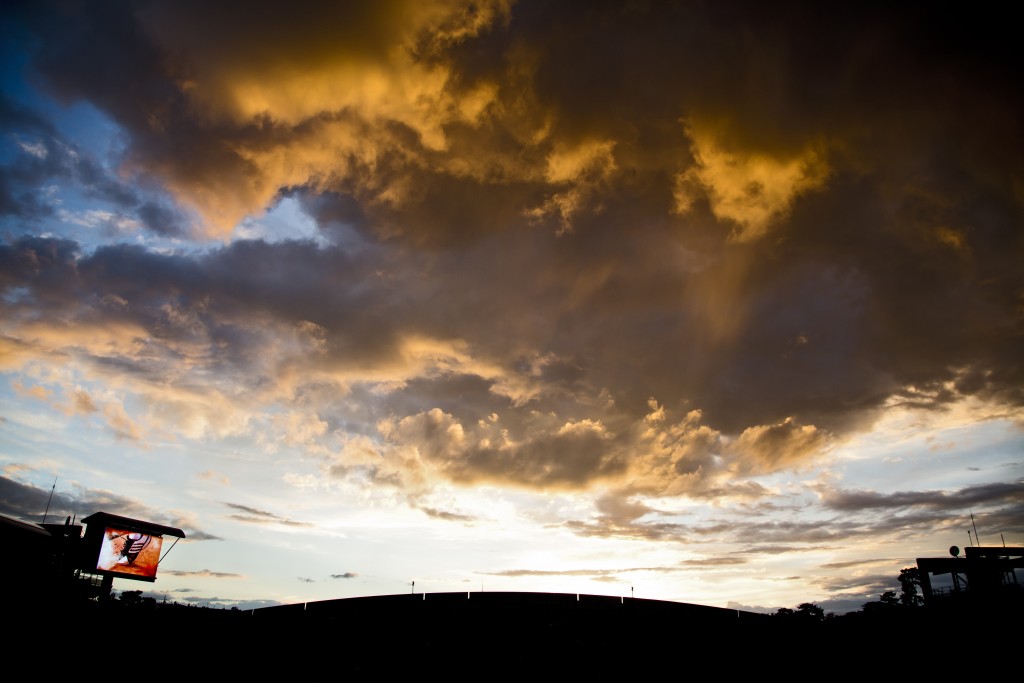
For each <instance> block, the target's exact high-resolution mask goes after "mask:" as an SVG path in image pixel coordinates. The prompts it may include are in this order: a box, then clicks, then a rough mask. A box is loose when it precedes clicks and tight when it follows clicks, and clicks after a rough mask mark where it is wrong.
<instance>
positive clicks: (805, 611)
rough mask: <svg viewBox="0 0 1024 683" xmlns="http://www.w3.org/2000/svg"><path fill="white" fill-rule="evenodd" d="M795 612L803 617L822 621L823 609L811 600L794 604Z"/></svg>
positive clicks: (823, 617) (823, 616) (823, 618)
mask: <svg viewBox="0 0 1024 683" xmlns="http://www.w3.org/2000/svg"><path fill="white" fill-rule="evenodd" d="M796 613H797V614H799V615H801V616H802V617H803V618H805V619H811V620H813V621H824V620H825V610H823V609H822V608H821V607H818V606H817V605H815V604H814V603H813V602H802V603H800V604H799V605H797V606H796Z"/></svg>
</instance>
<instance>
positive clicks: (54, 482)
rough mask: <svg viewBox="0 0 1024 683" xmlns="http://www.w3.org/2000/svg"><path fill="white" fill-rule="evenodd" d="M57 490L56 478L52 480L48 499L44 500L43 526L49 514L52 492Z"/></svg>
mask: <svg viewBox="0 0 1024 683" xmlns="http://www.w3.org/2000/svg"><path fill="white" fill-rule="evenodd" d="M56 488H57V477H54V478H53V488H51V489H50V497H49V498H47V499H46V510H45V511H44V512H43V524H46V515H48V514H50V501H51V500H53V491H54V489H56Z"/></svg>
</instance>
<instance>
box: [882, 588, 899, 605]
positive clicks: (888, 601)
mask: <svg viewBox="0 0 1024 683" xmlns="http://www.w3.org/2000/svg"><path fill="white" fill-rule="evenodd" d="M878 601H879V602H881V603H882V604H883V605H893V606H896V605H898V604H900V599H899V598H897V597H896V591H885V592H884V593H882V595H881V596H880V597H879V598H878Z"/></svg>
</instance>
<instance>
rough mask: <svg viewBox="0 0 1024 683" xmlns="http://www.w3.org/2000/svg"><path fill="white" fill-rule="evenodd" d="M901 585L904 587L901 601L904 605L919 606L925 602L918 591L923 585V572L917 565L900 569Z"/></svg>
mask: <svg viewBox="0 0 1024 683" xmlns="http://www.w3.org/2000/svg"><path fill="white" fill-rule="evenodd" d="M900 585H901V586H902V587H903V595H901V596H900V602H902V603H903V606H904V607H917V606H918V605H923V604H924V598H923V597H922V596H921V595H920V594H919V593H918V590H917V589H918V587H920V585H921V574H920V572H919V571H918V569H917V567H907V568H905V569H901V570H900Z"/></svg>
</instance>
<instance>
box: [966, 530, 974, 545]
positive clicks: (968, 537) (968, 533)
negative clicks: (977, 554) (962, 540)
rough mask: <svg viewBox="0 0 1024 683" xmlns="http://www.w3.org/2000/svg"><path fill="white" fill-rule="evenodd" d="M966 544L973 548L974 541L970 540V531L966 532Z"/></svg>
mask: <svg viewBox="0 0 1024 683" xmlns="http://www.w3.org/2000/svg"><path fill="white" fill-rule="evenodd" d="M967 542H968V543H970V544H971V547H972V548H973V547H974V541H973V540H972V539H971V530H970V529H968V530H967Z"/></svg>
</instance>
